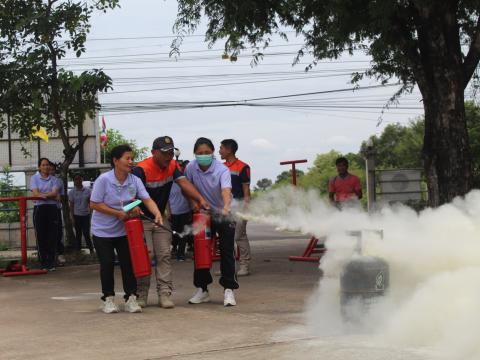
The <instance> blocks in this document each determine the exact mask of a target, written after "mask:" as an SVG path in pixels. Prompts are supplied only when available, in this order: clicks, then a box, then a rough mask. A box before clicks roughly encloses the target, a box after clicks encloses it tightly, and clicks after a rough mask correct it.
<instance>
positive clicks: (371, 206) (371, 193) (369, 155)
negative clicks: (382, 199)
mask: <svg viewBox="0 0 480 360" xmlns="http://www.w3.org/2000/svg"><path fill="white" fill-rule="evenodd" d="M376 153H377V152H376V151H375V148H374V146H373V142H372V140H371V139H370V140H368V142H367V151H366V152H365V164H366V169H365V171H366V175H367V209H368V212H369V213H371V212H373V211H374V210H375V201H376V196H375V195H376V193H375V155H376Z"/></svg>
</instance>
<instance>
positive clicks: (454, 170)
mask: <svg viewBox="0 0 480 360" xmlns="http://www.w3.org/2000/svg"><path fill="white" fill-rule="evenodd" d="M416 9H417V11H418V12H417V14H416V16H417V17H416V23H417V30H418V44H419V55H420V60H419V61H420V63H421V68H422V71H421V72H420V71H417V73H416V74H415V77H416V80H417V84H418V87H419V89H420V91H421V93H422V96H423V106H424V109H425V138H424V145H423V157H424V166H425V174H426V177H427V184H428V197H429V199H428V200H429V205H430V206H433V207H436V206H440V205H442V204H445V203H448V202H450V201H452V200H453V199H454V198H455V197H456V196H462V195H465V194H466V193H468V192H469V191H470V190H471V188H472V163H471V154H470V146H469V141H468V133H467V124H466V120H465V105H464V100H465V99H464V88H465V79H464V73H463V67H462V62H463V57H462V52H461V47H460V38H459V29H458V21H457V18H456V5H455V4H454V3H449V2H438V3H437V2H434V3H433V2H432V3H423V2H418V3H417V8H416Z"/></svg>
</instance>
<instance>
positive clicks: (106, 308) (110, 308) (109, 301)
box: [102, 296, 120, 314]
mask: <svg viewBox="0 0 480 360" xmlns="http://www.w3.org/2000/svg"><path fill="white" fill-rule="evenodd" d="M114 299H115V298H114V297H113V296H107V298H106V299H105V300H104V301H103V304H102V311H103V312H104V313H105V314H113V313H118V312H119V311H120V309H119V308H118V306H117V304H115V302H114V301H113V300H114Z"/></svg>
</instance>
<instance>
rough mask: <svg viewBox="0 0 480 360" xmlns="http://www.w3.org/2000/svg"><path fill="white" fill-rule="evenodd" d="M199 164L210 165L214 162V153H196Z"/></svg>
mask: <svg viewBox="0 0 480 360" xmlns="http://www.w3.org/2000/svg"><path fill="white" fill-rule="evenodd" d="M195 159H197V162H198V165H200V166H210V165H211V164H212V162H213V154H210V155H195Z"/></svg>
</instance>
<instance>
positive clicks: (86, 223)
mask: <svg viewBox="0 0 480 360" xmlns="http://www.w3.org/2000/svg"><path fill="white" fill-rule="evenodd" d="M73 185H74V187H73V189H71V190H70V191H69V192H68V201H69V203H70V217H71V218H72V221H73V223H74V225H75V249H76V250H77V251H81V250H82V234H83V237H84V238H85V245H87V247H88V249H89V250H90V254H93V253H94V251H93V244H92V240H91V239H90V206H89V203H90V196H91V194H92V191H91V190H90V189H88V188H86V187H84V186H83V178H82V175H80V174H77V175H75V176H74V177H73Z"/></svg>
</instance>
